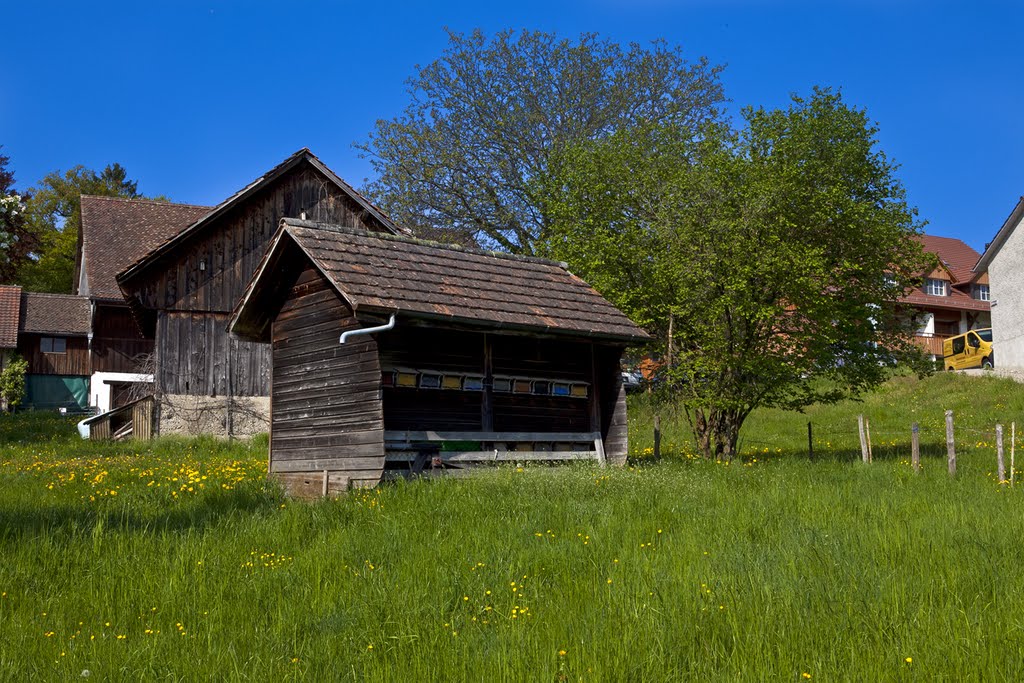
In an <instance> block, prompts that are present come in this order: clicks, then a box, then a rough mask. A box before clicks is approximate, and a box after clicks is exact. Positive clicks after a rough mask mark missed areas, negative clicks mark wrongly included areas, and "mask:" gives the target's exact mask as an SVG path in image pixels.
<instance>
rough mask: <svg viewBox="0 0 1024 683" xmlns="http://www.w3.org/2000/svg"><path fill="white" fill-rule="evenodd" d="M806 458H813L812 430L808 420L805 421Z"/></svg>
mask: <svg viewBox="0 0 1024 683" xmlns="http://www.w3.org/2000/svg"><path fill="white" fill-rule="evenodd" d="M807 458H808V459H809V460H814V432H813V431H812V429H811V422H810V420H808V421H807Z"/></svg>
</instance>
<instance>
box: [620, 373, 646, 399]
mask: <svg viewBox="0 0 1024 683" xmlns="http://www.w3.org/2000/svg"><path fill="white" fill-rule="evenodd" d="M622 386H624V387H625V388H626V393H627V394H631V393H633V392H634V391H640V389H641V388H642V387H643V375H641V374H640V371H639V370H623V371H622Z"/></svg>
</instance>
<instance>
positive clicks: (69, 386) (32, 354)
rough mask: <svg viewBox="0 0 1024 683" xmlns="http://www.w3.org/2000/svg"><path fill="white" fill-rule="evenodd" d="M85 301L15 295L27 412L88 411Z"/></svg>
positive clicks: (60, 296) (83, 298)
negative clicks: (18, 305)
mask: <svg viewBox="0 0 1024 683" xmlns="http://www.w3.org/2000/svg"><path fill="white" fill-rule="evenodd" d="M89 308H90V306H89V299H87V298H86V297H81V296H74V295H71V294H40V293H37V292H22V293H21V311H20V320H19V324H18V349H17V350H18V353H19V354H20V355H21V356H22V357H23V358H24V359H25V360H26V361H27V362H28V374H27V376H26V379H25V389H26V397H25V402H24V404H23V405H24V406H25V407H27V408H46V409H50V408H78V409H84V408H86V407H87V406H88V405H89V374H90V371H89Z"/></svg>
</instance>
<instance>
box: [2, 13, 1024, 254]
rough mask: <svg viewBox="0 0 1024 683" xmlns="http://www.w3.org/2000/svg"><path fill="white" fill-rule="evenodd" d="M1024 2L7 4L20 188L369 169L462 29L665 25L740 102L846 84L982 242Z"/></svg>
mask: <svg viewBox="0 0 1024 683" xmlns="http://www.w3.org/2000/svg"><path fill="white" fill-rule="evenodd" d="M1022 20H1024V4H1019V3H1007V4H992V3H984V2H977V1H975V2H959V3H944V2H931V1H927V0H920V1H901V0H860V1H853V0H851V1H836V2H829V1H828V0H807V1H804V2H797V1H786V2H783V1H781V0H780V1H778V2H773V1H770V0H679V1H676V0H596V1H594V2H582V1H579V2H558V1H557V0H546V1H543V2H536V1H534V0H521V1H520V2H516V3H489V2H479V1H475V2H442V1H440V0H435V1H434V2H422V1H420V2H410V3H386V2H366V1H364V2H342V1H336V2H302V1H299V0H294V1H291V2H283V1H277V2H228V1H225V0H209V1H207V2H203V3H196V2H191V1H186V0H180V1H175V2H172V1H170V0H168V1H163V2H159V1H156V0H146V1H144V2H138V1H137V0H136V1H133V2H102V1H97V2H89V3H84V2H65V3H57V2H45V1H38V2H37V1H35V0H33V1H30V2H18V3H13V5H12V6H8V7H6V8H5V10H4V24H5V26H4V38H3V41H2V43H0V63H2V64H3V65H4V72H5V74H4V79H3V80H4V85H3V86H2V88H0V144H2V145H3V149H4V153H5V154H7V155H9V156H10V157H11V165H12V167H13V169H14V171H15V173H16V176H17V180H18V186H19V187H20V188H24V187H26V186H28V185H31V184H32V183H34V182H35V181H36V180H38V179H39V178H40V177H42V176H43V175H44V174H45V173H47V172H49V171H52V170H55V169H66V168H68V167H71V166H73V165H75V164H84V165H86V166H89V167H93V168H102V167H103V166H104V165H106V164H108V163H111V162H115V161H116V162H120V163H121V164H123V165H124V166H125V167H126V168H127V169H128V172H129V174H130V175H131V176H132V177H133V178H135V179H137V180H138V181H139V188H140V190H141V191H143V192H144V193H146V194H165V195H168V196H169V197H171V198H172V199H174V200H175V201H182V202H191V203H196V204H215V203H217V202H219V201H221V200H222V199H224V198H225V197H227V196H228V195H230V194H231V193H233V192H234V191H235V190H237V189H239V188H240V187H242V186H243V185H245V184H246V183H248V182H249V181H251V180H252V179H253V178H255V177H256V176H258V175H259V174H260V173H262V172H263V171H264V170H266V169H268V168H270V167H271V166H273V165H274V164H276V163H277V162H279V161H280V160H281V159H283V158H284V157H285V156H287V155H288V154H290V153H291V152H293V151H295V150H296V149H298V148H300V147H304V146H308V147H310V148H311V149H312V150H313V151H314V152H315V153H316V154H317V155H319V156H320V157H321V158H322V159H323V160H324V161H325V162H326V163H327V164H328V165H330V166H331V167H332V168H334V170H335V171H337V172H338V173H339V174H340V175H341V176H342V177H344V178H346V179H347V180H349V181H350V182H352V183H353V184H355V185H357V186H358V185H361V184H362V182H363V179H364V178H366V177H367V176H368V175H370V174H371V172H372V170H371V168H370V166H369V164H368V163H367V162H366V161H365V160H362V159H359V158H358V156H357V154H356V152H355V151H354V150H353V149H352V147H351V144H352V143H353V142H354V141H357V140H362V139H364V138H365V137H366V135H367V133H368V132H369V131H370V130H371V128H372V125H373V122H374V121H375V120H376V119H378V118H390V117H393V116H395V115H396V114H397V113H398V112H399V111H400V110H401V109H402V108H403V106H404V105H405V102H406V100H407V96H406V94H405V90H404V88H405V86H404V81H405V79H406V78H407V77H408V76H409V75H410V74H411V73H413V69H414V65H416V64H425V63H427V62H429V61H431V60H432V59H434V58H435V57H436V56H437V55H439V54H440V52H441V51H442V49H443V48H444V46H445V44H446V36H445V33H444V31H443V29H444V27H446V26H447V27H449V28H451V29H454V30H457V31H469V30H472V29H473V28H476V27H479V28H482V29H483V30H484V31H486V32H488V33H490V32H494V31H496V30H499V29H502V28H506V27H513V28H529V29H542V30H547V31H555V32H557V33H559V34H560V35H563V36H576V35H578V34H579V33H580V32H583V31H593V32H597V33H600V34H602V35H604V36H606V37H608V38H611V39H614V40H616V41H620V42H629V41H638V42H646V41H649V40H652V39H655V38H665V39H667V40H668V41H670V42H672V43H677V44H680V45H682V46H683V48H684V49H685V50H686V51H687V53H688V54H689V55H691V56H698V55H706V56H707V57H709V58H710V59H711V60H712V61H713V62H716V63H723V64H726V65H727V68H726V70H725V73H724V76H723V82H724V85H725V88H726V93H727V95H728V96H729V97H730V99H731V100H732V102H733V106H734V107H735V108H737V109H738V107H740V106H743V105H747V104H754V105H765V106H769V107H771V106H781V105H784V104H785V103H786V101H787V99H788V97H789V94H790V93H792V92H796V93H808V92H809V91H810V89H811V87H812V86H813V85H815V84H821V85H830V86H835V87H840V88H842V90H843V93H844V97H845V98H846V101H847V102H849V103H851V104H854V105H857V106H862V107H865V108H866V109H867V111H868V114H869V115H870V117H871V118H872V119H873V120H875V121H876V122H877V123H878V125H879V126H880V128H881V133H880V140H881V147H882V149H883V150H884V151H885V152H886V153H887V154H888V155H889V156H890V157H892V158H894V159H895V160H896V161H898V162H899V163H900V164H901V166H902V167H901V169H900V175H901V177H902V178H903V180H904V182H905V184H906V187H907V190H908V195H909V199H910V201H911V203H912V204H914V205H916V206H917V207H918V208H919V209H920V212H921V217H922V218H924V219H926V220H928V221H929V223H930V225H929V227H928V228H927V230H928V231H929V232H932V233H934V234H938V235H946V236H953V237H960V238H962V239H964V240H965V241H967V242H968V243H969V244H971V245H972V246H974V247H975V248H977V249H979V250H980V249H981V248H982V247H983V245H984V243H985V242H986V241H988V240H990V239H991V238H992V236H993V235H994V234H995V232H996V230H997V229H998V228H999V226H1000V225H1001V223H1002V221H1003V220H1004V219H1005V218H1006V216H1007V215H1008V214H1009V213H1010V210H1011V209H1012V208H1013V206H1014V204H1015V203H1016V200H1017V198H1018V196H1020V195H1021V194H1024V125H1022V122H1024V91H1022V88H1021V87H1020V86H1021V80H1022V75H1024V57H1022V55H1024V49H1022V48H1021V39H1020V36H1019V30H1020V27H1021V26H1022V24H1024V21H1022Z"/></svg>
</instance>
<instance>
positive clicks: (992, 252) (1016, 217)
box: [974, 197, 1024, 273]
mask: <svg viewBox="0 0 1024 683" xmlns="http://www.w3.org/2000/svg"><path fill="white" fill-rule="evenodd" d="M1022 219H1024V197H1021V198H1020V199H1018V200H1017V205H1016V206H1015V207H1013V211H1011V212H1010V215H1009V216H1008V217H1007V218H1006V220H1005V221H1004V222H1003V225H1002V227H1000V228H999V232H997V233H996V236H995V238H994V239H993V240H992V241H991V242H989V244H988V246H987V247H986V248H985V253H984V254H982V255H981V258H980V259H978V263H977V265H975V266H974V272H975V273H982V272H984V271H986V270H988V267H989V265H990V264H991V263H992V259H993V258H995V256H996V254H997V253H999V250H1000V249H1002V247H1003V244H1004V243H1005V242H1006V240H1007V239H1009V237H1010V235H1011V234H1012V233H1013V231H1014V229H1015V228H1016V227H1017V226H1018V225H1020V222H1021V220H1022Z"/></svg>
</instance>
